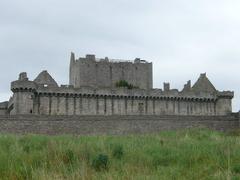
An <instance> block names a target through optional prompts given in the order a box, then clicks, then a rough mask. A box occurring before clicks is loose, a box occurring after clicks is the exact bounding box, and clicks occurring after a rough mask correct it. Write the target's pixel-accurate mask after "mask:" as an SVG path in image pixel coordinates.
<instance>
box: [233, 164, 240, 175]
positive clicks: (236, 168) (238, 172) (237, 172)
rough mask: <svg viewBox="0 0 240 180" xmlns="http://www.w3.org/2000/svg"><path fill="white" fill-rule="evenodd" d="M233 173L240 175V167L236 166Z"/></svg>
mask: <svg viewBox="0 0 240 180" xmlns="http://www.w3.org/2000/svg"><path fill="white" fill-rule="evenodd" d="M233 172H234V173H236V174H240V165H235V166H234V167H233Z"/></svg>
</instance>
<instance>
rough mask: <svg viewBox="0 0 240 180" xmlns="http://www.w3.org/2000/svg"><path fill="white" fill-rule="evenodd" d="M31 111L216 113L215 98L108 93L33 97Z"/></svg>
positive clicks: (106, 113)
mask: <svg viewBox="0 0 240 180" xmlns="http://www.w3.org/2000/svg"><path fill="white" fill-rule="evenodd" d="M34 101H35V102H34V103H33V104H34V107H33V114H36V115H38V114H40V115H217V114H218V112H217V110H216V102H215V101H214V100H204V101H203V100H201V101H200V100H199V101H194V102H193V101H192V100H177V99H171V98H155V99H154V98H146V97H142V98H134V97H111V96H88V95H85V96H78V95H77V96H70V95H69V96H66V95H65V96H54V95H48V94H41V95H38V96H37V97H35V98H34Z"/></svg>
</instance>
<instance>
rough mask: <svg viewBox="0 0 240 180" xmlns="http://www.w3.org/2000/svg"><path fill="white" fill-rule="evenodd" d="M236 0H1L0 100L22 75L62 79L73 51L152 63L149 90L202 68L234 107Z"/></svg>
mask: <svg viewBox="0 0 240 180" xmlns="http://www.w3.org/2000/svg"><path fill="white" fill-rule="evenodd" d="M239 9H240V1H239V0H85V1H83V0H22V1H21V0H0V68H1V69H0V72H1V76H0V82H1V86H0V101H4V100H8V99H9V96H10V95H11V91H10V82H11V81H13V80H16V79H17V78H18V74H19V73H20V72H23V71H26V72H28V76H29V78H30V79H34V78H35V77H36V76H37V74H38V73H40V72H41V71H42V70H45V69H46V70H48V72H50V74H51V75H52V76H53V77H54V78H55V79H56V81H57V82H58V83H59V84H67V83H68V73H69V72H68V70H69V57H70V52H71V51H73V52H75V53H76V56H77V57H79V56H85V54H96V56H97V57H100V58H101V57H105V56H108V57H109V58H117V59H127V60H131V59H135V58H136V57H140V58H142V59H146V60H148V61H152V62H153V67H154V68H153V69H154V72H153V78H154V87H157V88H162V83H163V82H170V83H171V87H172V88H178V89H180V90H181V89H182V87H183V84H184V83H186V82H187V80H192V83H194V82H195V81H196V80H197V78H198V76H199V74H200V73H204V72H206V73H207V75H208V77H209V79H210V80H211V81H212V83H213V84H214V85H215V87H216V88H217V89H218V90H233V91H235V98H234V101H233V108H234V110H235V111H237V110H239V109H240V78H239V77H240V44H239V43H240V11H239Z"/></svg>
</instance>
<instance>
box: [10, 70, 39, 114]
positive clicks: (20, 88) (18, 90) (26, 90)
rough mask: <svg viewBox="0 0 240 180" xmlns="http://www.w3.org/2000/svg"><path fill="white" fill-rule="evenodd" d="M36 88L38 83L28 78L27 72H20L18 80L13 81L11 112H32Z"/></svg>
mask: <svg viewBox="0 0 240 180" xmlns="http://www.w3.org/2000/svg"><path fill="white" fill-rule="evenodd" d="M36 89H37V85H36V83H35V82H33V81H29V80H28V77H27V73H26V72H22V73H20V74H19V78H18V80H17V81H14V82H12V83H11V90H12V92H13V109H12V110H11V112H10V114H11V115H15V114H32V113H33V98H34V93H35V92H36Z"/></svg>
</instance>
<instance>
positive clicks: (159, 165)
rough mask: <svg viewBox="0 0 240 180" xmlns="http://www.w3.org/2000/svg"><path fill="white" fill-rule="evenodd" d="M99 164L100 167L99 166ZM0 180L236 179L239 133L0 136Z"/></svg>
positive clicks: (239, 165)
mask: <svg viewBox="0 0 240 180" xmlns="http://www.w3.org/2000/svg"><path fill="white" fill-rule="evenodd" d="M101 163H104V164H101ZM0 179H3V180H4V179H20V180H21V179H44V180H45V179H87V180H88V179H140V180H141V179H144V180H145V179H149V180H150V179H151V180H152V179H153V180H154V179H211V180H212V179H216V180H219V179H233V180H237V179H240V136H239V133H237V132H234V133H231V134H229V133H228V134H224V133H219V132H215V131H210V130H206V129H190V130H181V131H165V132H161V133H159V134H152V135H129V136H67V135H64V136H42V135H24V136H16V135H0Z"/></svg>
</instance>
